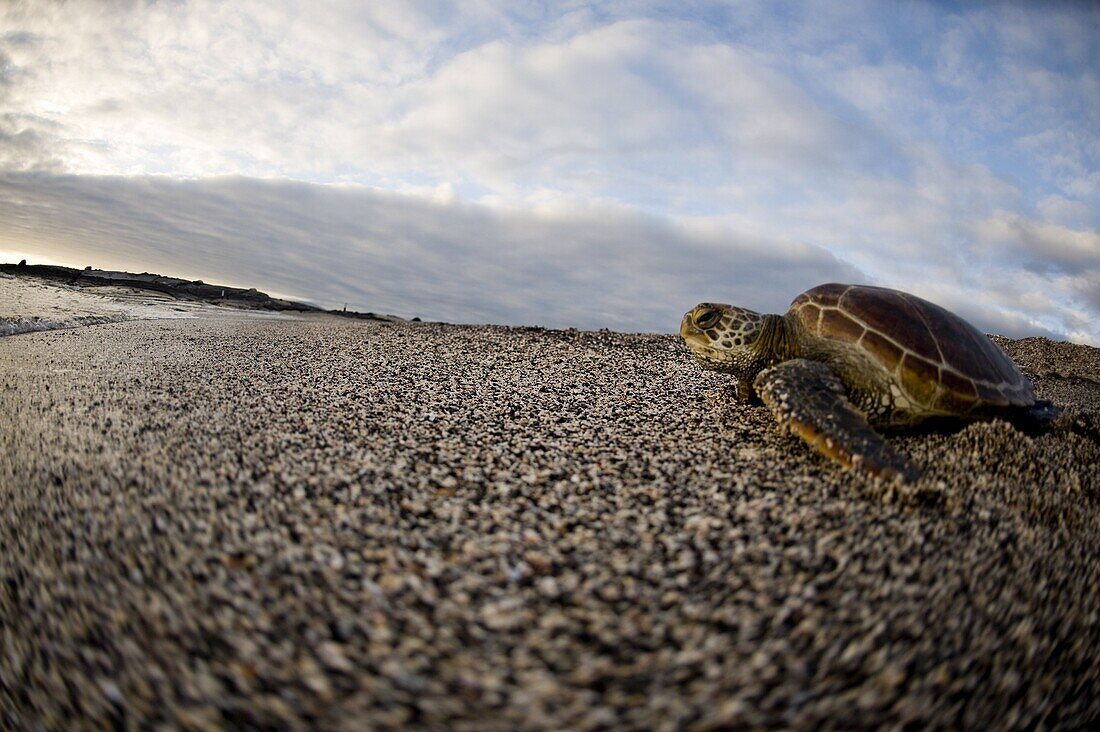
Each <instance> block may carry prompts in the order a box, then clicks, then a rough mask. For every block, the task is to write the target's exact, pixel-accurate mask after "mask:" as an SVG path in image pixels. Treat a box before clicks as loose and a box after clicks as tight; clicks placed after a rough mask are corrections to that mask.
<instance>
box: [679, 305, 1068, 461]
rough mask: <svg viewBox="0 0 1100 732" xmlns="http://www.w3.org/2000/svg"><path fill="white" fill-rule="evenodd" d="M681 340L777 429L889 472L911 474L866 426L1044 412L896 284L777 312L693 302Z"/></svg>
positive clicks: (1013, 377) (952, 320)
mask: <svg viewBox="0 0 1100 732" xmlns="http://www.w3.org/2000/svg"><path fill="white" fill-rule="evenodd" d="M680 335H681V336H682V337H683V339H684V341H685V342H686V343H687V345H688V346H689V347H690V348H691V351H692V353H693V354H694V356H695V358H696V360H697V361H699V363H700V364H702V365H703V366H704V367H705V368H708V369H713V370H715V371H721V372H723V373H728V374H732V375H733V376H735V377H736V379H737V385H736V387H737V395H738V397H739V398H741V399H752V398H753V397H754V396H755V395H758V396H759V397H760V399H762V400H763V402H764V404H766V405H767V406H768V407H769V408H770V409H771V410H772V412H773V413H774V414H775V417H776V419H777V420H778V421H779V423H780V424H781V425H784V426H785V427H787V428H788V429H790V431H792V432H794V433H795V434H797V435H798V436H799V437H801V438H802V439H803V440H805V441H806V442H807V443H808V444H809V445H810V446H811V447H813V448H814V449H815V450H817V451H818V452H820V453H822V454H823V455H825V456H827V457H829V458H831V459H833V460H835V461H837V462H839V463H841V464H843V465H845V466H847V467H850V468H855V469H859V470H863V471H866V472H867V473H870V474H871V475H878V476H882V477H885V478H889V479H900V480H902V481H912V480H915V479H916V478H917V477H919V475H920V471H918V470H917V469H916V468H914V467H913V466H911V465H910V464H909V463H908V462H907V461H906V460H905V458H904V457H902V456H901V455H900V454H898V453H897V452H896V451H894V450H893V449H892V448H891V447H890V446H889V445H887V444H886V442H885V441H884V440H883V439H882V437H881V436H880V435H879V434H878V433H877V432H875V430H874V429H873V428H872V427H871V424H874V425H876V426H880V427H907V426H912V425H917V424H919V423H921V422H925V421H926V420H929V419H934V418H952V419H964V420H972V419H983V418H984V419H988V418H993V417H998V416H1003V417H1006V418H1010V419H1012V418H1014V417H1019V418H1021V419H1025V418H1026V419H1030V420H1035V419H1042V418H1044V417H1046V416H1049V415H1048V413H1049V410H1050V409H1052V408H1051V407H1050V404H1049V403H1047V402H1036V400H1035V394H1034V392H1033V391H1032V387H1031V383H1030V382H1029V381H1028V380H1027V378H1026V377H1025V376H1024V375H1023V374H1021V373H1020V370H1019V369H1018V368H1016V365H1015V364H1014V363H1012V361H1011V360H1009V358H1008V356H1007V355H1005V353H1004V351H1002V350H1001V349H1000V348H998V347H997V346H996V345H995V344H994V343H993V342H992V341H990V340H989V338H987V337H986V336H985V335H983V334H982V333H981V332H980V331H979V330H978V329H977V328H975V327H974V326H972V325H970V323H967V322H966V321H965V320H963V319H962V318H960V317H959V316H958V315H955V314H954V313H952V312H949V311H948V310H945V309H944V308H942V307H940V306H939V305H935V304H933V303H931V302H928V301H927V300H923V299H921V298H919V297H917V296H915V295H910V294H908V293H905V292H899V291H897V290H888V289H885V288H882V287H869V286H866V285H840V284H827V285H820V286H818V287H815V288H813V289H811V290H808V291H806V292H804V293H803V294H801V295H799V296H798V297H796V298H795V300H794V302H792V303H791V307H790V310H788V311H787V314H786V315H764V314H760V313H755V312H753V311H751V310H745V309H744V308H738V307H733V306H731V305H722V304H716V303H702V304H700V305H697V306H695V307H694V308H693V309H692V310H691V311H689V312H688V313H686V314H685V315H684V319H683V321H682V322H681V323H680Z"/></svg>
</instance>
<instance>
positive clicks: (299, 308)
mask: <svg viewBox="0 0 1100 732" xmlns="http://www.w3.org/2000/svg"><path fill="white" fill-rule="evenodd" d="M0 272H2V273H5V274H8V275H12V276H16V277H35V278H39V279H43V280H49V281H51V282H56V283H60V284H66V285H74V286H79V287H130V288H134V289H138V290H147V291H150V292H158V293H162V294H165V295H169V296H171V297H173V298H175V299H178V300H189V301H198V302H207V303H210V304H213V305H228V306H232V307H237V308H247V309H254V310H272V311H276V312H302V313H310V312H312V313H320V312H326V313H329V314H331V315H338V316H341V317H346V318H356V319H361V320H403V318H399V317H398V316H396V315H384V314H378V313H372V312H357V311H352V310H346V309H343V310H325V309H324V308H320V307H317V306H316V305H312V304H310V303H305V302H299V301H295V300H285V299H281V298H276V297H271V296H270V295H268V294H267V293H265V292H261V291H259V290H257V289H256V288H254V287H253V288H248V289H245V288H240V287H229V286H227V285H218V284H208V283H206V282H203V281H202V280H185V279H181V278H179V277H168V276H164V275H159V274H153V273H150V272H141V273H134V272H122V271H113V270H102V269H94V268H92V267H85V268H84V269H75V268H73V267H60V266H55V265H45V264H26V263H17V264H0Z"/></svg>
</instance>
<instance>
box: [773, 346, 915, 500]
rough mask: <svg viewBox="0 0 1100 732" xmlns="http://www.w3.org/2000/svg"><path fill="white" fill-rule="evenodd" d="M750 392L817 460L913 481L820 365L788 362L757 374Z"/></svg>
mask: <svg viewBox="0 0 1100 732" xmlns="http://www.w3.org/2000/svg"><path fill="white" fill-rule="evenodd" d="M755 387H756V391H757V393H758V394H759V395H760V398H761V399H763V400H764V404H766V405H767V406H768V408H769V409H771V410H772V412H773V413H774V414H775V417H776V419H777V420H778V421H779V424H780V425H782V426H784V427H786V428H787V429H789V430H790V431H791V432H793V433H795V434H796V435H798V436H799V437H801V438H802V439H803V440H805V442H806V443H807V444H808V445H809V446H810V447H812V448H813V449H815V450H817V451H818V452H819V453H821V454H822V455H824V456H826V457H828V458H830V459H832V460H835V461H836V462H838V463H840V464H842V465H844V466H845V467H848V468H854V469H856V470H861V471H863V472H865V473H868V474H870V475H873V476H881V477H883V478H887V479H900V480H902V481H906V482H909V481H913V480H916V479H917V478H918V477H920V471H919V470H917V469H916V468H914V467H913V466H911V465H909V463H908V462H906V460H905V458H904V457H902V456H901V455H899V454H898V453H897V452H895V451H894V450H893V448H891V447H890V446H889V445H887V444H886V442H885V441H884V440H883V439H882V436H881V435H879V434H878V433H877V432H875V431H874V430H873V429H872V428H871V426H870V425H869V424H867V418H866V417H864V416H863V413H862V412H860V411H859V410H858V409H856V408H855V407H854V406H852V403H851V402H849V401H848V397H847V396H846V395H845V393H844V384H843V383H841V381H840V379H839V378H838V377H837V375H836V374H835V373H833V371H832V370H831V369H830V368H829V367H828V366H826V365H825V364H823V363H819V362H817V361H807V360H805V359H794V360H792V361H784V362H783V363H781V364H779V365H778V366H775V367H773V368H770V369H766V370H764V371H761V372H760V375H759V376H757V377H756V381H755Z"/></svg>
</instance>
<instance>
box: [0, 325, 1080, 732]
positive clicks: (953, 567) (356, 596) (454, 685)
mask: <svg viewBox="0 0 1100 732" xmlns="http://www.w3.org/2000/svg"><path fill="white" fill-rule="evenodd" d="M1000 342H1001V343H1002V345H1004V347H1005V348H1006V350H1007V351H1008V353H1009V354H1010V355H1011V356H1012V357H1013V358H1014V359H1015V360H1016V361H1017V362H1018V363H1019V364H1020V365H1021V367H1022V368H1023V369H1024V371H1025V372H1026V373H1027V374H1028V375H1029V376H1031V377H1032V378H1033V380H1034V382H1035V385H1036V389H1037V392H1038V393H1039V395H1040V396H1041V397H1045V398H1049V399H1052V400H1054V401H1055V402H1056V403H1058V404H1060V405H1062V406H1069V407H1073V408H1074V409H1077V410H1079V412H1080V413H1081V414H1083V415H1086V417H1088V415H1091V418H1092V419H1095V417H1096V414H1097V413H1098V412H1100V351H1098V350H1097V349H1092V348H1088V347H1085V346H1073V345H1067V344H1055V343H1051V342H1049V341H1044V340H1040V339H1027V340H1023V341H1007V340H1002V341H1000ZM0 414H3V415H4V424H3V429H2V431H0V442H2V444H0V507H2V508H0V546H2V547H3V548H2V550H0V577H2V582H0V615H2V618H3V622H2V633H0V645H2V647H3V652H2V654H0V709H2V712H0V714H2V717H0V726H2V727H5V728H29V729H34V728H46V729H61V728H70V727H73V726H75V725H85V724H89V723H115V724H119V725H122V726H124V727H127V728H150V727H153V726H156V725H157V724H158V723H167V724H168V725H169V726H171V727H183V728H194V729H202V728H211V727H213V728H217V727H235V728H241V727H251V728H272V729H273V728H280V729H283V728H316V729H349V730H350V729H363V728H366V727H374V728H392V727H412V728H433V729H442V728H454V729H477V730H486V729H516V728H525V729H549V728H556V729H565V728H568V729H600V728H629V729H685V728H686V729H714V728H721V727H726V726H734V727H749V726H752V727H766V728H788V727H802V728H806V727H822V728H851V727H870V726H894V725H909V726H908V727H907V728H912V729H919V728H925V727H930V726H931V727H956V728H976V729H980V728H1031V727H1035V726H1041V727H1046V728H1068V727H1081V726H1087V724H1088V723H1090V722H1091V723H1095V722H1096V721H1097V719H1100V663H1098V660H1100V580H1098V578H1100V550H1098V547H1100V477H1098V470H1097V465H1098V464H1100V445H1098V443H1097V441H1096V440H1095V439H1093V438H1091V437H1089V436H1088V435H1087V434H1079V433H1073V432H1063V433H1056V434H1054V433H1052V434H1045V435H1038V436H1029V435H1025V434H1022V433H1021V432H1019V431H1017V430H1016V429H1015V428H1013V427H1012V426H1010V425H1008V424H1006V423H1003V422H994V423H985V424H972V425H969V426H965V427H962V428H961V429H958V430H957V431H955V432H950V433H928V434H907V435H900V436H897V437H894V438H892V440H893V444H894V445H895V446H896V447H897V448H898V449H899V450H901V451H903V452H904V453H905V454H907V455H909V456H911V458H912V460H913V461H914V462H915V463H917V464H918V465H920V466H921V467H923V468H924V469H925V471H926V476H925V478H924V479H923V480H922V481H921V482H920V483H919V484H918V485H917V486H914V487H913V488H912V489H906V490H894V489H890V488H888V487H886V486H884V485H882V484H878V483H874V482H871V481H869V480H866V479H864V478H862V477H860V476H857V475H852V474H848V473H843V472H840V471H838V470H837V469H836V468H835V467H834V466H833V465H831V464H828V463H826V462H825V461H824V460H822V459H821V458H818V457H816V456H814V455H812V454H811V453H810V452H809V451H808V450H806V449H804V448H803V446H802V445H801V444H800V443H798V442H797V441H795V440H794V439H793V438H791V437H788V436H785V435H783V434H781V433H780V432H779V430H778V429H776V426H775V424H774V422H773V419H772V417H771V415H770V414H769V413H768V412H767V411H766V410H765V409H764V408H762V407H756V406H746V405H741V404H737V403H735V402H734V401H733V400H732V395H731V394H730V393H729V388H728V383H727V381H726V380H725V379H724V378H723V377H722V376H721V375H719V374H715V373H711V372H704V371H702V370H700V369H699V368H698V367H697V366H695V365H694V364H693V363H692V362H691V360H690V359H689V357H688V355H687V351H686V349H685V348H684V347H683V345H682V344H681V343H679V342H678V340H677V339H676V338H675V337H673V336H671V335H624V334H617V333H610V332H577V331H549V330H541V329H523V328H503V327H488V326H486V327H474V326H452V325H440V324H429V323H401V322H381V321H351V320H347V319H337V318H334V317H332V316H326V315H303V316H294V317H293V318H290V317H287V318H284V319H281V320H280V319H270V318H266V317H260V316H256V315H252V316H249V317H244V316H240V317H234V316H233V315H232V314H221V315H218V316H217V317H214V316H209V315H203V316H202V317H196V318H191V319H180V320H135V321H127V322H110V323H106V324H101V325H94V326H88V327H81V328H74V329H68V330H55V331H50V332H39V333H25V334H22V335H16V336H11V337H7V338H0Z"/></svg>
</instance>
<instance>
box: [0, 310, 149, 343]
mask: <svg viewBox="0 0 1100 732" xmlns="http://www.w3.org/2000/svg"><path fill="white" fill-rule="evenodd" d="M123 320H133V317H132V316H130V315H129V314H127V313H112V314H110V315H75V316H72V317H68V318H42V317H38V316H32V317H29V318H5V317H0V337H3V336H10V335H18V334H20V333H34V332H37V331H41V330H59V329H61V328H80V327H81V326H85V325H103V324H104V323H118V322H121V321H123Z"/></svg>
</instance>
